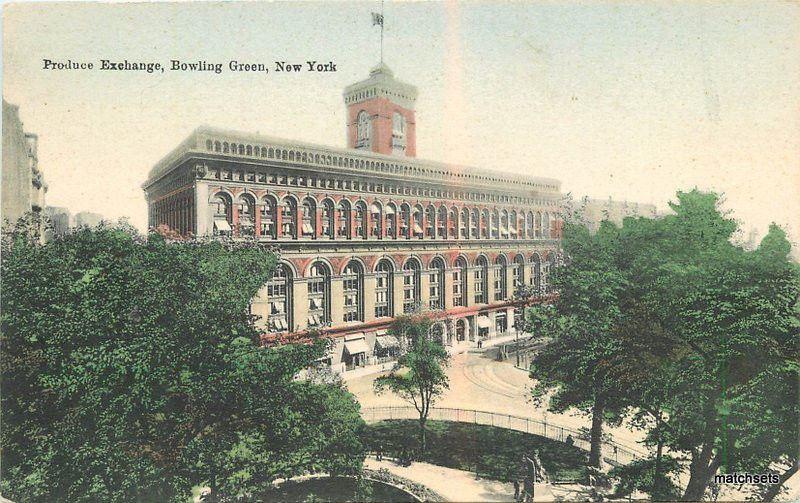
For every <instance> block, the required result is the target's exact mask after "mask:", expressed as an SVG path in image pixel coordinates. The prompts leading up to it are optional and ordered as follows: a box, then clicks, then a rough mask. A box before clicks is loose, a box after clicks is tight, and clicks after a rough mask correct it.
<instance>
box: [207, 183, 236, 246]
mask: <svg viewBox="0 0 800 503" xmlns="http://www.w3.org/2000/svg"><path fill="white" fill-rule="evenodd" d="M211 206H212V211H213V212H214V231H213V232H214V235H215V236H230V235H231V233H232V229H231V226H232V224H233V207H232V205H231V200H230V197H229V196H228V194H224V193H219V194H217V195H216V196H214V198H213V199H212V200H211Z"/></svg>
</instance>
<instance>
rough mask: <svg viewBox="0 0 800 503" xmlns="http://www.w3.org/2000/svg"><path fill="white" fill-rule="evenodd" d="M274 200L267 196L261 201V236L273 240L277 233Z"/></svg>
mask: <svg viewBox="0 0 800 503" xmlns="http://www.w3.org/2000/svg"><path fill="white" fill-rule="evenodd" d="M276 207H277V204H275V200H274V199H273V198H271V197H269V196H267V197H265V198H264V199H262V200H261V235H262V236H267V237H271V238H273V239H275V237H276V233H277V231H278V228H277V226H276V225H275V221H276V220H275V215H276V213H275V208H276Z"/></svg>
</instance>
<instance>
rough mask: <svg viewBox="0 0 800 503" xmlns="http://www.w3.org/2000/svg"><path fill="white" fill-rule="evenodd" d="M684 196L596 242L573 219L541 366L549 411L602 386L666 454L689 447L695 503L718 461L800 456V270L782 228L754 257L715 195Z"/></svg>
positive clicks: (765, 463)
mask: <svg viewBox="0 0 800 503" xmlns="http://www.w3.org/2000/svg"><path fill="white" fill-rule="evenodd" d="M677 199H678V200H677V202H676V203H673V204H671V207H672V209H673V211H674V214H673V215H668V216H665V217H663V218H659V219H647V218H628V219H625V221H624V223H623V226H622V227H621V228H616V227H614V226H613V225H611V224H610V223H607V222H606V223H604V224H603V225H602V226H601V228H600V230H599V231H598V232H597V234H596V235H594V236H591V235H590V234H589V233H588V231H586V230H585V229H582V228H580V227H579V226H577V225H567V226H566V227H565V230H564V247H565V255H566V256H567V265H566V267H564V268H563V270H562V271H560V273H559V277H558V280H557V281H558V283H559V284H558V287H559V290H560V293H561V298H560V299H559V301H558V302H557V304H556V306H555V312H554V313H549V314H547V315H546V316H544V317H543V318H544V320H545V321H544V322H541V321H540V322H539V323H545V324H546V327H547V329H548V331H549V332H550V333H551V334H552V335H554V340H553V343H551V344H550V346H549V347H548V348H547V350H545V351H544V352H543V354H542V357H541V358H540V359H539V360H537V361H536V362H535V363H534V364H533V366H532V373H533V375H534V377H536V378H538V379H539V390H538V393H539V394H540V395H544V393H545V392H549V391H551V390H555V394H554V396H553V399H552V401H551V407H553V408H555V409H564V408H567V407H577V408H579V409H581V408H582V409H583V410H586V404H587V403H588V400H589V399H590V398H592V394H593V393H594V398H595V404H596V403H597V402H596V400H597V398H598V397H600V398H602V399H603V403H604V404H605V405H606V410H605V412H607V411H608V405H609V404H610V405H612V406H613V408H615V409H617V410H618V411H623V410H627V412H628V413H629V417H630V419H631V420H632V423H633V424H634V425H635V426H636V427H639V428H642V429H644V430H645V432H646V435H647V437H646V442H647V443H648V444H649V445H652V446H654V447H656V451H657V456H656V457H657V458H658V459H660V460H661V461H664V460H665V459H666V458H663V457H661V453H662V451H663V449H664V448H668V449H669V451H670V452H672V453H685V454H687V455H688V457H689V459H690V463H689V466H688V468H689V482H688V485H687V487H686V488H685V490H684V492H683V494H682V497H683V498H685V499H688V500H697V499H701V498H702V497H703V494H704V492H705V490H706V487H707V485H708V480H709V479H710V477H711V475H713V473H715V472H716V471H717V470H718V469H722V470H727V471H733V470H738V471H747V472H752V473H759V472H763V471H766V470H767V468H768V467H769V466H770V465H771V464H772V463H775V462H777V463H779V464H783V465H784V466H790V467H791V466H793V465H795V464H796V462H797V452H796V449H795V447H796V439H797V435H798V430H797V427H798V423H797V417H798V416H799V415H800V408H799V406H798V404H799V403H800V401H799V400H798V364H797V362H798V342H799V341H800V339H799V338H798V334H799V333H800V332H798V326H800V324H799V323H798V316H797V315H798V297H799V296H800V274H798V267H797V265H796V264H794V263H792V262H791V261H790V260H789V259H788V255H789V252H790V244H789V242H788V241H787V240H786V236H785V233H784V232H783V231H782V230H781V229H780V228H779V227H777V226H775V225H773V226H772V227H770V231H769V233H768V234H767V236H766V237H765V238H764V240H763V241H762V243H761V245H760V246H759V248H758V249H757V250H755V251H747V250H744V249H743V248H741V247H738V246H735V245H734V244H732V243H731V237H732V236H733V234H734V233H735V231H736V223H735V222H734V221H733V220H732V219H730V218H729V217H728V216H727V215H726V214H724V213H722V212H721V211H720V210H719V204H720V200H719V197H718V196H717V195H716V194H713V193H702V192H699V191H697V190H694V191H691V192H679V193H678V195H677ZM540 314H541V313H532V314H531V316H539V315H540ZM659 467H660V468H659V469H666V468H667V467H666V465H663V464H660V465H659Z"/></svg>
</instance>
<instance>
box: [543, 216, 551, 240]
mask: <svg viewBox="0 0 800 503" xmlns="http://www.w3.org/2000/svg"><path fill="white" fill-rule="evenodd" d="M542 237H543V238H549V237H550V213H547V212H545V213H544V214H543V215H542Z"/></svg>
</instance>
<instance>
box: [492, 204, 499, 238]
mask: <svg viewBox="0 0 800 503" xmlns="http://www.w3.org/2000/svg"><path fill="white" fill-rule="evenodd" d="M491 236H492V238H494V239H497V238H499V237H500V212H499V211H497V210H494V211H493V212H492V234H491Z"/></svg>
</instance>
